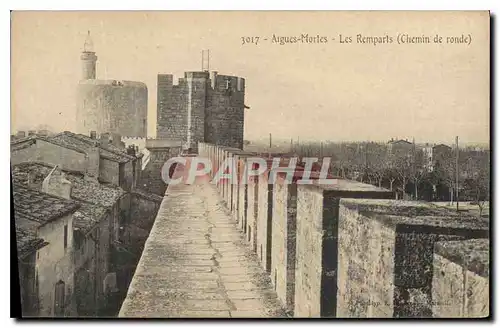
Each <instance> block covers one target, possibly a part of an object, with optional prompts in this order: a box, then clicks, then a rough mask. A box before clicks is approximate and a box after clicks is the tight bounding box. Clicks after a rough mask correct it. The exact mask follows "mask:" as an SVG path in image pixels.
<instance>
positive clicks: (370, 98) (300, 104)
mask: <svg viewBox="0 0 500 328" xmlns="http://www.w3.org/2000/svg"><path fill="white" fill-rule="evenodd" d="M88 30H90V31H91V34H92V38H93V41H94V48H95V51H96V54H97V56H98V63H97V76H98V78H101V79H121V80H135V81H142V82H145V83H146V84H147V86H148V90H149V99H148V102H149V103H148V107H149V116H148V129H149V134H150V135H151V136H154V135H155V130H156V129H155V125H156V75H157V74H158V73H172V74H174V75H175V76H176V77H177V78H178V77H182V76H183V73H184V71H196V70H200V68H201V50H202V49H210V52H211V59H210V63H211V65H210V66H211V67H210V68H211V69H214V70H217V71H219V73H220V74H226V75H238V76H242V77H244V78H245V79H246V87H247V89H246V100H245V102H246V104H247V105H248V106H250V107H251V108H250V109H247V110H246V120H245V138H246V139H257V138H261V137H263V138H267V136H268V133H269V132H272V133H273V138H283V139H288V140H289V139H290V138H294V139H296V138H297V137H300V139H301V140H308V139H323V140H367V139H370V140H379V141H382V140H387V139H390V138H391V137H393V138H396V137H397V138H408V139H411V138H413V137H415V139H416V140H417V141H430V142H447V143H451V142H453V140H454V136H455V135H459V136H460V138H461V140H462V141H464V142H487V141H488V139H489V74H490V71H489V16H488V13H484V12H483V13H481V12H463V13H456V12H454V13H453V12H448V13H444V12H441V13H432V12H428V13H422V12H411V13H410V12H392V13H389V12H387V13H382V12H378V13H373V12H350V13H348V12H266V11H262V12H16V13H14V14H13V15H12V110H11V113H12V129H13V131H16V130H18V129H27V128H29V127H32V126H36V125H39V124H47V125H50V126H52V127H53V128H54V129H56V130H74V128H75V115H76V104H75V99H76V84H77V82H78V80H79V78H80V72H81V70H80V60H79V56H80V52H81V51H82V49H83V43H84V41H85V37H86V34H87V31H88ZM301 34H309V36H316V35H319V36H324V37H326V38H327V39H328V42H327V43H317V44H305V43H304V44H301V43H296V44H287V45H279V44H273V43H272V42H271V40H272V37H273V35H276V36H283V37H288V36H300V35H301ZM340 34H342V35H343V37H348V36H351V37H352V40H353V43H351V44H340V43H339V35H340ZM358 34H361V35H362V36H381V37H383V36H386V35H387V36H390V37H392V38H393V43H392V44H377V45H373V44H360V43H357V42H356V40H357V35H358ZM398 34H407V35H409V36H422V35H428V36H432V37H433V36H435V35H436V34H439V35H441V36H443V42H445V41H446V36H461V35H462V34H464V35H470V36H471V38H472V40H471V42H470V45H465V44H445V43H443V44H434V43H432V44H398V43H397V36H398ZM251 36H259V37H260V40H259V43H258V44H257V45H255V44H247V45H242V40H241V37H251ZM263 38H268V40H267V41H263ZM333 38H335V40H333ZM431 39H432V38H431Z"/></svg>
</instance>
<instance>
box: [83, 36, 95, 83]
mask: <svg viewBox="0 0 500 328" xmlns="http://www.w3.org/2000/svg"><path fill="white" fill-rule="evenodd" d="M80 59H81V60H82V80H93V79H95V78H96V62H97V56H96V55H95V52H94V43H93V42H92V38H91V37H90V31H88V34H87V39H86V40H85V44H84V45H83V52H82V55H81V56H80Z"/></svg>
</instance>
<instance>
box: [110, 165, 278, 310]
mask: <svg viewBox="0 0 500 328" xmlns="http://www.w3.org/2000/svg"><path fill="white" fill-rule="evenodd" d="M177 171H178V170H177ZM177 171H176V174H178V172H177ZM119 316H120V317H142V318H144V317H184V318H186V317H205V318H212V317H226V318H228V317H240V318H252V317H253V318H254V317H284V316H285V312H284V310H283V308H282V306H281V304H280V303H279V301H278V300H277V298H276V294H275V292H274V289H273V287H272V285H271V281H270V279H269V277H268V275H267V274H266V273H265V272H264V271H263V269H262V268H261V267H260V266H259V265H258V263H257V257H256V255H255V254H253V253H252V252H251V251H250V249H249V247H248V246H247V244H246V242H245V241H244V239H243V235H242V234H241V232H240V231H239V230H238V229H237V227H236V222H235V221H234V219H233V218H232V217H231V216H230V215H228V213H227V209H226V207H225V206H224V204H223V202H222V200H221V198H220V196H219V194H218V193H217V190H216V187H215V186H214V185H212V184H210V183H209V182H208V178H206V177H205V178H201V179H198V180H197V181H196V183H195V184H192V185H185V184H181V185H176V186H169V188H168V190H167V194H166V196H165V198H164V199H163V203H162V205H161V207H160V210H159V212H158V215H157V217H156V221H155V224H154V226H153V228H152V230H151V233H150V235H149V238H148V240H147V241H146V244H145V247H144V251H143V254H142V257H141V259H140V261H139V264H138V266H137V269H136V272H135V275H134V278H133V280H132V282H131V284H130V287H129V290H128V294H127V297H126V299H125V301H124V303H123V305H122V308H121V311H120V314H119Z"/></svg>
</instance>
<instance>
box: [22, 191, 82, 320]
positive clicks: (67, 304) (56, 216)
mask: <svg viewBox="0 0 500 328" xmlns="http://www.w3.org/2000/svg"><path fill="white" fill-rule="evenodd" d="M13 196H14V212H15V216H14V217H15V225H16V232H17V233H16V235H17V236H19V238H18V240H17V244H18V246H20V247H19V248H18V256H19V257H20V258H21V259H23V260H22V261H21V260H20V261H19V273H20V282H21V286H22V287H21V295H22V296H21V298H22V302H23V304H22V309H23V315H26V316H41V317H52V316H70V315H74V314H75V312H74V303H73V302H72V300H73V291H74V280H73V272H72V271H71V267H72V266H71V260H72V253H73V233H72V231H73V227H72V225H73V213H74V212H75V211H76V210H77V209H78V208H79V204H78V203H77V202H75V201H72V200H70V199H67V198H66V199H65V198H62V197H58V196H52V195H49V194H47V193H44V192H41V191H37V190H33V189H28V188H26V187H25V186H23V185H20V184H14V188H13ZM42 246H43V247H42ZM31 279H33V280H31Z"/></svg>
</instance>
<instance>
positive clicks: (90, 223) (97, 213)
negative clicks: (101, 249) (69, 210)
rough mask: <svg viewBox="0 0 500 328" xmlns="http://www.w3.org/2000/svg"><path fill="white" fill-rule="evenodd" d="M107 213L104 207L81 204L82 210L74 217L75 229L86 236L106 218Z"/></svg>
mask: <svg viewBox="0 0 500 328" xmlns="http://www.w3.org/2000/svg"><path fill="white" fill-rule="evenodd" d="M106 212H107V209H106V208H105V207H103V206H99V205H96V204H89V203H85V202H80V208H79V209H78V210H77V211H76V212H75V214H74V215H73V228H76V229H78V230H80V231H81V232H82V233H84V234H85V233H87V232H89V231H90V229H91V228H92V227H94V226H95V225H96V224H97V223H99V222H100V221H101V220H102V219H103V218H104V217H105V215H106Z"/></svg>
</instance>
